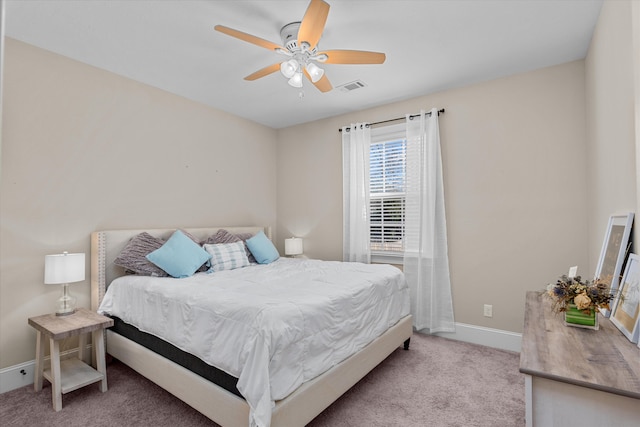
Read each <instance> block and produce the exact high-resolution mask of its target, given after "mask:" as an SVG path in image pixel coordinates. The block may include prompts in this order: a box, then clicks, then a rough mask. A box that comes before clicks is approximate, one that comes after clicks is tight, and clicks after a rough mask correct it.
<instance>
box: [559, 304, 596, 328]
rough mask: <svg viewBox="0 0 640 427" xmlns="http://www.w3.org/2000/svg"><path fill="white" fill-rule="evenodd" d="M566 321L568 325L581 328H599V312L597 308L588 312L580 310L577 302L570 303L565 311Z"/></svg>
mask: <svg viewBox="0 0 640 427" xmlns="http://www.w3.org/2000/svg"><path fill="white" fill-rule="evenodd" d="M564 323H565V325H567V326H576V327H579V328H588V329H598V313H597V312H596V309H595V308H592V309H591V310H590V313H589V314H587V313H585V312H584V311H583V310H578V309H577V308H576V306H575V304H569V305H568V306H567V311H565V312H564Z"/></svg>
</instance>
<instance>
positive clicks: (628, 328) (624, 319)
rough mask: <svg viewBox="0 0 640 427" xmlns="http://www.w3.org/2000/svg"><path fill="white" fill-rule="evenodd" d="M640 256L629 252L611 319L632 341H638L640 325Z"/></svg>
mask: <svg viewBox="0 0 640 427" xmlns="http://www.w3.org/2000/svg"><path fill="white" fill-rule="evenodd" d="M639 319H640V256H638V255H636V254H629V260H628V261H627V266H626V267H625V269H624V275H623V276H622V280H621V282H620V287H619V290H618V292H617V293H616V298H615V300H614V304H613V306H612V309H611V316H610V317H609V320H611V322H612V323H613V324H614V325H616V327H617V328H618V329H620V331H621V332H622V334H623V335H624V336H625V337H627V339H629V341H631V342H632V343H638V335H639V333H640V327H638V324H639V322H638V321H639Z"/></svg>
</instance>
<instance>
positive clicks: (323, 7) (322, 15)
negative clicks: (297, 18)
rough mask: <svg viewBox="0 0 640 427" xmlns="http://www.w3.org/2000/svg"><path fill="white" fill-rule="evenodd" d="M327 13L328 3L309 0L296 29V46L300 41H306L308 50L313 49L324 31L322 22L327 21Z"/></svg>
mask: <svg viewBox="0 0 640 427" xmlns="http://www.w3.org/2000/svg"><path fill="white" fill-rule="evenodd" d="M328 15H329V4H328V3H326V2H324V1H323V0H311V3H309V6H308V7H307V11H306V12H305V13H304V17H303V18H302V22H301V23H300V29H299V30H298V46H300V45H301V44H302V42H307V43H309V50H313V48H314V47H316V45H317V44H318V42H319V41H320V37H321V36H322V31H324V24H325V23H326V22H327V16H328Z"/></svg>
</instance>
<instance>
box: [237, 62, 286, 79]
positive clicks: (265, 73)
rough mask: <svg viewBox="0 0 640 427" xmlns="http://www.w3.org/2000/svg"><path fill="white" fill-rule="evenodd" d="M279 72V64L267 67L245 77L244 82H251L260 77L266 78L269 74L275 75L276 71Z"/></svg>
mask: <svg viewBox="0 0 640 427" xmlns="http://www.w3.org/2000/svg"><path fill="white" fill-rule="evenodd" d="M278 70H280V63H277V64H273V65H269V66H267V67H264V68H262V69H260V70H258V71H256V72H255V73H253V74H249V75H248V76H247V77H245V78H244V79H245V80H249V81H253V80H257V79H259V78H261V77H264V76H268V75H269V74H271V73H275V72H276V71H278Z"/></svg>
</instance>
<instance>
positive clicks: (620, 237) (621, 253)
mask: <svg viewBox="0 0 640 427" xmlns="http://www.w3.org/2000/svg"><path fill="white" fill-rule="evenodd" d="M633 217H634V214H633V212H629V213H627V214H621V215H611V216H610V217H609V223H608V224H607V230H606V233H605V236H604V241H603V243H602V249H601V251H600V259H599V260H598V265H597V266H596V272H595V279H598V280H600V281H605V282H606V283H607V284H608V285H609V289H610V290H611V292H612V293H615V292H617V290H618V284H619V283H620V276H621V274H622V269H623V267H624V262H625V258H626V255H627V252H628V247H629V240H630V238H631V227H632V225H633ZM600 313H602V315H603V316H604V317H609V316H610V314H611V310H610V309H606V308H601V309H600Z"/></svg>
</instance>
